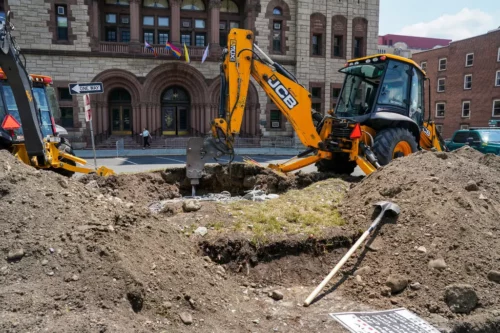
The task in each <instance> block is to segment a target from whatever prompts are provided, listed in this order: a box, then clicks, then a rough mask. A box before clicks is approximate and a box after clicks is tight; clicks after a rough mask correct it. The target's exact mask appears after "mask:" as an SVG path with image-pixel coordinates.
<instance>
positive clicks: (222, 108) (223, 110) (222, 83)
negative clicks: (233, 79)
mask: <svg viewBox="0 0 500 333" xmlns="http://www.w3.org/2000/svg"><path fill="white" fill-rule="evenodd" d="M223 66H224V64H221V65H220V104H219V118H226V96H227V94H226V93H227V91H226V90H227V82H226V76H225V75H224V69H223Z"/></svg>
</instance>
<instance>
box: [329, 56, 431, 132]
mask: <svg viewBox="0 0 500 333" xmlns="http://www.w3.org/2000/svg"><path fill="white" fill-rule="evenodd" d="M340 72H341V73H343V74H345V75H346V77H345V80H344V86H343V88H342V91H341V94H340V96H339V98H338V101H337V108H336V110H335V116H336V117H338V118H346V119H349V120H351V121H354V122H357V123H361V124H363V125H367V126H369V127H371V128H373V129H374V130H380V129H383V128H386V127H387V126H394V125H395V124H394V123H395V122H397V126H400V127H403V128H407V129H408V130H409V131H410V133H412V134H413V135H414V136H415V139H416V140H417V141H418V137H419V135H420V134H419V133H420V128H421V127H422V126H423V121H424V117H423V114H424V95H423V93H424V89H423V86H424V75H425V73H424V72H423V71H422V70H421V69H420V67H419V66H418V65H417V64H416V63H415V62H413V61H412V60H409V59H406V58H401V57H398V56H392V55H375V56H371V57H366V58H362V59H356V60H351V61H349V62H348V63H347V64H346V65H345V67H344V68H342V69H341V70H340Z"/></svg>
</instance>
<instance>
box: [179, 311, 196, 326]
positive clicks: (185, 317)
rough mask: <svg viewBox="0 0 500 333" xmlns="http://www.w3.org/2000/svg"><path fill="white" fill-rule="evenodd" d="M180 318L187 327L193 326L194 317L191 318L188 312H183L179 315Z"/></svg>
mask: <svg viewBox="0 0 500 333" xmlns="http://www.w3.org/2000/svg"><path fill="white" fill-rule="evenodd" d="M179 317H180V318H181V320H182V322H183V323H184V324H185V325H191V324H192V323H193V316H191V314H190V313H187V312H181V313H180V314H179Z"/></svg>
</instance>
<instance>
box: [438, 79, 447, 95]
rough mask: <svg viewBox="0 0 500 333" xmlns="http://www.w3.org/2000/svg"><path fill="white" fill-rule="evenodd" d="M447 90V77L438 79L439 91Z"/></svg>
mask: <svg viewBox="0 0 500 333" xmlns="http://www.w3.org/2000/svg"><path fill="white" fill-rule="evenodd" d="M445 90H446V79H445V78H440V79H438V84H437V91H438V92H444V91H445Z"/></svg>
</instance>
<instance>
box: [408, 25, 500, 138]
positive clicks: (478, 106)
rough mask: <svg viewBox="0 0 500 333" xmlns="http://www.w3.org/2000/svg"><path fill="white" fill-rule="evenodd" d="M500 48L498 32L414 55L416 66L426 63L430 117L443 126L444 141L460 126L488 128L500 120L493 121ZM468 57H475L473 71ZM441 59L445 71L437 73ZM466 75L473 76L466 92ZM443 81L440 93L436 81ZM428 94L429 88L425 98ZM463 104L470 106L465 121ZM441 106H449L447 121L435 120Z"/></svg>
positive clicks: (498, 91)
mask: <svg viewBox="0 0 500 333" xmlns="http://www.w3.org/2000/svg"><path fill="white" fill-rule="evenodd" d="M499 48H500V30H496V31H494V32H490V33H488V34H485V35H481V36H477V37H473V38H469V39H466V40H462V41H457V42H454V43H451V44H450V45H449V46H448V47H443V48H440V49H435V50H429V51H425V52H421V53H416V54H414V55H413V60H414V61H415V62H416V63H417V64H420V63H421V62H427V76H428V77H429V78H430V79H431V114H432V118H433V119H435V120H436V124H442V125H443V136H444V137H445V138H449V137H451V135H452V134H453V132H454V131H456V130H457V129H460V126H461V125H469V126H471V127H473V126H474V127H487V126H488V121H489V120H492V119H496V120H500V117H492V110H493V100H495V99H500V87H495V75H496V71H498V70H500V62H498V61H497V54H498V49H499ZM468 53H474V64H473V66H472V67H466V66H465V57H466V54H468ZM440 58H447V67H446V70H445V71H438V65H439V63H438V61H439V59H440ZM466 74H472V89H471V90H464V76H465V75H466ZM441 77H445V78H446V90H445V92H442V93H438V92H437V79H438V78H441ZM427 91H428V90H427V87H426V90H425V92H426V94H427ZM426 100H427V99H426ZM462 101H470V102H471V111H470V118H463V117H462ZM438 102H446V112H445V117H444V118H436V117H435V116H436V103H438ZM426 107H427V104H426ZM426 114H427V110H426Z"/></svg>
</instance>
